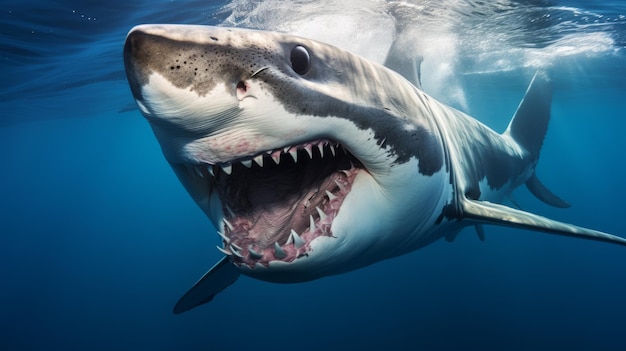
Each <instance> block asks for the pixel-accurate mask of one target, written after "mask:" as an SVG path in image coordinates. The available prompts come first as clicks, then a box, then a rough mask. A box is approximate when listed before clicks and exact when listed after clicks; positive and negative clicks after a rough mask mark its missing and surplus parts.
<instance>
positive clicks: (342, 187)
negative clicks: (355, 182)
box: [335, 179, 346, 191]
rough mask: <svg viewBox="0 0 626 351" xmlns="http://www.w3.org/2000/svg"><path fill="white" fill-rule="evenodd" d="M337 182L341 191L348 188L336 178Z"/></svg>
mask: <svg viewBox="0 0 626 351" xmlns="http://www.w3.org/2000/svg"><path fill="white" fill-rule="evenodd" d="M335 184H337V186H338V187H339V189H341V191H345V190H346V187H345V186H344V185H343V184H341V183H339V182H338V181H337V179H335Z"/></svg>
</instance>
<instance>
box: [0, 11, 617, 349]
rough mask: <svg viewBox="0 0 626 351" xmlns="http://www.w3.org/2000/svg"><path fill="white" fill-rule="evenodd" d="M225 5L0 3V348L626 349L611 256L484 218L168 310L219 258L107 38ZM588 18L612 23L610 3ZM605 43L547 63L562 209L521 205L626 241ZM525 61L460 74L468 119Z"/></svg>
mask: <svg viewBox="0 0 626 351" xmlns="http://www.w3.org/2000/svg"><path fill="white" fill-rule="evenodd" d="M582 3H584V2H582ZM220 5H221V4H215V5H211V4H208V5H207V2H200V1H195V2H193V1H191V2H177V1H174V2H169V1H163V2H162V3H161V2H148V1H146V2H143V3H142V2H133V4H132V5H130V4H127V2H98V1H92V2H84V1H74V2H72V1H62V2H46V1H19V2H18V1H15V3H13V2H9V3H7V4H3V5H0V50H1V51H0V60H2V61H1V62H2V66H1V67H0V77H1V78H0V87H1V88H2V90H1V91H0V167H1V171H0V349H2V350H51V349H63V350H112V349H133V350H137V349H148V350H160V349H162V350H171V349H190V350H225V349H252V348H254V349H259V350H264V349H272V348H281V349H302V350H319V349H321V348H328V349H339V348H346V349H372V350H377V349H426V350H432V349H438V350H441V349H450V350H458V349H476V348H480V349H500V350H501V349H507V350H527V349H542V350H554V349H557V348H558V349H569V350H574V349H577V350H588V349H598V350H623V349H626V337H625V336H624V330H625V329H626V300H624V296H626V273H625V271H624V269H625V268H626V249H625V248H623V247H618V246H612V245H607V244H604V243H596V242H589V241H583V240H574V239H568V238H562V237H554V236H548V235H544V234H539V233H533V232H526V231H519V230H512V229H504V228H496V227H489V228H487V241H486V242H484V243H482V242H480V241H479V240H478V239H477V237H476V235H475V234H474V233H473V232H472V231H470V230H467V231H465V232H463V233H462V235H460V236H459V238H458V239H457V240H456V241H455V242H454V243H452V244H449V243H447V242H444V241H442V242H437V243H435V244H434V245H432V246H430V247H427V248H425V249H423V250H421V251H418V252H415V253H412V254H410V255H406V256H403V257H399V258H396V259H393V260H389V261H386V262H381V263H378V264H376V265H373V266H371V267H367V268H365V269H361V270H358V271H355V272H351V273H349V274H344V275H340V276H334V277H328V278H324V279H321V280H318V281H314V282H309V283H304V284H296V285H275V284H270V283H264V282H260V281H256V280H252V279H249V278H245V277H244V278H241V279H240V280H239V281H238V282H237V283H236V284H235V285H233V286H232V287H231V288H229V289H228V290H227V291H226V292H225V293H223V294H221V295H219V296H218V297H217V298H216V299H215V300H214V301H213V302H211V303H210V304H208V305H206V306H203V307H201V308H198V309H195V310H193V311H191V312H188V313H185V314H183V315H178V316H175V315H173V314H172V313H171V308H172V307H173V304H174V303H175V302H176V300H177V299H178V298H179V297H180V295H181V294H182V293H184V292H185V291H186V290H187V289H188V288H189V287H190V286H191V284H193V282H194V281H195V280H196V279H197V278H198V277H199V276H200V275H201V274H202V273H204V271H205V270H206V269H207V268H209V267H210V266H211V265H212V264H213V263H214V262H215V261H216V260H217V259H218V258H219V257H220V254H219V253H218V251H217V250H215V249H214V248H213V247H214V245H215V244H217V240H216V237H215V235H214V230H213V228H212V226H211V224H210V223H209V221H208V220H207V219H206V218H205V216H204V215H203V214H202V213H201V212H200V210H199V209H198V208H197V207H196V206H195V204H194V203H193V202H192V201H191V199H190V198H189V196H188V195H187V194H186V193H185V191H184V189H183V188H182V186H181V185H180V184H179V183H178V181H177V179H176V177H175V176H174V174H173V172H172V171H171V170H170V169H169V166H168V165H167V163H166V162H165V160H164V159H163V157H162V155H161V152H160V149H159V146H158V144H157V142H156V141H155V139H154V137H153V135H152V132H151V130H150V128H149V126H148V124H147V122H146V121H145V120H144V119H143V118H142V117H141V116H140V114H139V113H138V112H137V111H136V110H134V109H132V100H131V96H130V92H129V89H128V87H127V85H126V81H125V77H124V75H123V67H122V62H121V47H122V44H123V40H124V36H125V34H126V32H127V31H128V29H129V28H130V27H132V26H133V25H134V24H137V23H141V22H197V23H204V24H211V23H213V24H215V23H219V21H220V18H219V15H215V13H216V10H217V9H218V8H219V6H220ZM568 5H570V6H578V7H584V6H585V5H584V4H578V5H576V4H574V3H572V2H569V4H568ZM589 10H594V11H596V12H598V13H604V12H611V13H615V12H617V13H620V11H621V13H622V14H626V11H624V8H623V5H621V3H610V2H604V4H603V5H602V7H597V6H596V7H595V8H593V9H592V8H589ZM83 15H84V16H83ZM94 18H95V19H94ZM190 18H191V19H193V20H190ZM608 30H609V31H614V33H612V35H614V37H615V38H620V37H624V33H622V32H620V31H619V29H614V28H610V29H608ZM616 43H617V44H616V48H615V51H614V52H609V53H606V54H602V55H599V56H598V55H596V56H594V57H587V56H584V55H581V57H579V58H577V59H576V60H575V63H572V64H571V66H568V67H557V68H556V69H555V72H554V73H555V77H556V78H555V84H556V90H555V97H554V105H553V120H552V122H551V127H550V130H549V133H548V137H547V139H546V143H545V145H544V149H543V153H542V159H541V162H540V165H539V168H538V173H539V176H540V177H541V179H542V180H543V182H544V183H545V184H547V185H548V186H549V187H550V188H551V189H552V190H554V192H556V193H557V194H559V195H561V196H562V197H564V198H565V199H566V200H568V201H569V202H571V203H572V204H573V206H572V208H571V209H567V210H560V209H553V208H550V207H548V206H545V205H543V204H542V203H540V202H539V201H538V200H536V199H534V198H533V197H532V196H531V195H529V194H528V192H527V191H526V190H525V189H520V190H518V191H517V192H516V199H517V201H518V202H519V203H520V204H521V205H522V207H524V209H526V210H529V211H533V212H536V213H540V214H542V215H546V216H548V217H551V218H555V219H559V220H563V221H567V222H572V223H576V224H578V225H582V226H588V227H592V228H596V229H599V230H603V231H606V232H610V233H615V234H618V235H623V236H624V235H626V225H625V224H624V216H625V212H624V208H623V206H622V204H623V197H624V196H625V195H626V185H625V183H624V179H626V166H625V165H624V160H625V158H624V150H626V140H625V138H624V130H625V127H626V121H625V120H624V107H623V102H624V98H625V97H626V95H625V91H626V89H625V87H626V64H625V63H626V61H625V60H624V54H623V52H622V50H623V48H622V47H621V46H620V45H619V40H617V41H616ZM520 72H525V73H519V72H517V71H514V72H509V73H498V74H488V75H466V76H462V77H460V78H459V79H460V82H461V84H462V86H463V87H464V89H465V92H466V97H467V101H468V104H469V107H470V111H469V112H471V114H472V115H474V116H476V117H477V118H479V119H480V120H482V121H484V122H485V123H487V124H488V125H490V126H492V127H494V129H496V130H500V131H501V130H503V129H504V128H505V127H506V125H507V123H508V119H509V116H511V115H512V114H513V113H514V111H515V108H516V106H517V104H518V103H519V100H520V99H521V97H522V96H523V93H524V90H525V88H526V84H527V83H528V75H527V71H520ZM119 111H124V112H119ZM381 235H384V233H381Z"/></svg>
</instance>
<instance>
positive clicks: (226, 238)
mask: <svg viewBox="0 0 626 351" xmlns="http://www.w3.org/2000/svg"><path fill="white" fill-rule="evenodd" d="M217 235H219V236H220V237H221V238H222V239H224V241H225V242H226V243H229V242H230V239H229V238H228V237H227V236H226V235H225V234H224V233H222V232H217Z"/></svg>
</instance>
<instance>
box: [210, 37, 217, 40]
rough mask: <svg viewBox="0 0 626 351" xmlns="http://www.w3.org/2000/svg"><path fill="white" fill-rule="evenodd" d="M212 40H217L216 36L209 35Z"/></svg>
mask: <svg viewBox="0 0 626 351" xmlns="http://www.w3.org/2000/svg"><path fill="white" fill-rule="evenodd" d="M210 38H211V40H213V41H219V40H218V39H217V38H216V37H210Z"/></svg>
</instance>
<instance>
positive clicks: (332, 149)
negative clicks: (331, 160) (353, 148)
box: [329, 145, 335, 156]
mask: <svg viewBox="0 0 626 351" xmlns="http://www.w3.org/2000/svg"><path fill="white" fill-rule="evenodd" d="M329 146H330V153H331V154H333V156H335V146H333V145H329Z"/></svg>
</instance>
